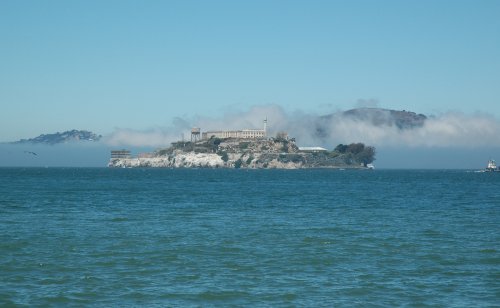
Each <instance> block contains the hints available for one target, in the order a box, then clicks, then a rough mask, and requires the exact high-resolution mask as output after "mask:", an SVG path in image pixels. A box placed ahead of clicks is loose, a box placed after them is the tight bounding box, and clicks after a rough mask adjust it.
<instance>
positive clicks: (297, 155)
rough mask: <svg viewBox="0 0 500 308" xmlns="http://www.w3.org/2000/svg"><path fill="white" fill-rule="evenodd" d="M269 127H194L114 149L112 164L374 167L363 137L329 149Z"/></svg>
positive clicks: (373, 158)
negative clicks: (270, 132) (186, 134)
mask: <svg viewBox="0 0 500 308" xmlns="http://www.w3.org/2000/svg"><path fill="white" fill-rule="evenodd" d="M266 124H267V120H265V121H264V129H262V130H257V129H245V130H236V131H208V132H203V133H201V131H200V129H199V128H193V129H192V130H191V140H190V141H177V142H173V143H172V144H171V146H170V147H168V148H165V149H159V150H156V151H155V152H152V153H143V154H139V155H138V156H137V157H131V155H130V152H129V151H127V150H116V151H111V159H110V161H109V164H108V166H109V167H118V168H133V167H152V168H246V169H304V168H344V169H345V168H350V169H369V168H370V167H371V163H372V162H373V161H374V160H375V148H374V147H372V146H365V145H364V144H363V143H351V144H348V145H344V144H339V145H338V146H337V147H335V149H333V150H331V151H329V150H327V149H325V148H322V147H299V146H297V145H296V142H295V139H294V138H289V137H288V134H287V133H285V132H280V133H277V134H276V136H275V137H267V129H266Z"/></svg>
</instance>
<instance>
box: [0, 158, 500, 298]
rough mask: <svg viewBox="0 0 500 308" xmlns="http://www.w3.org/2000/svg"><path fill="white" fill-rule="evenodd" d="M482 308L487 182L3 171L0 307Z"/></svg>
mask: <svg viewBox="0 0 500 308" xmlns="http://www.w3.org/2000/svg"><path fill="white" fill-rule="evenodd" d="M5 304H7V305H8V304H19V305H29V306H33V305H37V306H38V305H61V306H68V305H75V306H81V305H98V306H142V305H147V306H155V305H158V306H183V307H185V306H204V307H205V306H226V305H230V306H273V307H280V306H311V307H319V306H325V307H327V306H353V305H354V306H356V305H359V306H366V305H378V306H400V305H409V306H426V305H437V306H467V307H472V306H474V307H478V306H495V305H497V306H498V305H499V304H500V174H492V173H473V172H467V171H390V170H375V171H373V172H370V171H349V170H345V171H338V170H334V171H332V170H300V171H293V170H251V171H245V170H165V169H105V168H100V169H90V168H89V169H57V168H54V169H51V168H49V169H37V168H27V169H21V168H3V169H0V305H5Z"/></svg>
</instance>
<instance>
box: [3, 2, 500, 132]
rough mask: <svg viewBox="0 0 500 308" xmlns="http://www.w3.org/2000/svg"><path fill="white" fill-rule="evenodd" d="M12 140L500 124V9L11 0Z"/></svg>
mask: <svg viewBox="0 0 500 308" xmlns="http://www.w3.org/2000/svg"><path fill="white" fill-rule="evenodd" d="M0 42H1V44H0V106H1V108H0V141H12V140H16V139H19V138H30V137H34V136H37V135H38V134H40V133H50V132H55V131H63V130H67V129H73V128H75V129H88V130H92V131H94V132H96V133H100V134H107V133H110V132H112V131H113V130H114V129H115V128H129V129H138V130H140V129H148V128H150V127H154V126H168V125H170V124H171V122H172V118H174V117H188V118H189V117H193V116H196V115H204V116H209V117H217V116H218V115H219V114H223V113H225V112H227V110H247V109H248V108H251V106H255V105H267V104H277V105H279V106H282V107H283V108H284V109H286V110H289V111H291V112H293V111H294V110H302V111H305V112H311V113H317V114H325V113H330V112H333V111H335V110H338V109H349V108H352V107H354V106H356V104H357V102H358V100H376V101H378V105H379V106H380V107H384V108H391V109H405V110H412V111H415V112H418V113H424V114H440V113H444V112H448V111H451V110H454V111H461V112H464V113H466V114H473V113H476V112H483V113H488V114H491V115H493V116H494V117H497V118H499V117H500V1H482V0H475V1H461V0H458V1H457V0H455V1H269V0H267V1H186V0H184V1H123V0H120V1H17V0H16V1H9V0H3V1H1V2H0Z"/></svg>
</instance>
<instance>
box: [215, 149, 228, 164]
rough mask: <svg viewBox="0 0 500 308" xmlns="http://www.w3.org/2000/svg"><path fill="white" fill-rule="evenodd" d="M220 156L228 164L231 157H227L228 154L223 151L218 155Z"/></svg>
mask: <svg viewBox="0 0 500 308" xmlns="http://www.w3.org/2000/svg"><path fill="white" fill-rule="evenodd" d="M218 154H219V155H220V157H221V158H222V160H223V161H224V162H225V163H227V161H228V160H229V156H228V155H227V153H226V152H224V151H222V152H219V153H218Z"/></svg>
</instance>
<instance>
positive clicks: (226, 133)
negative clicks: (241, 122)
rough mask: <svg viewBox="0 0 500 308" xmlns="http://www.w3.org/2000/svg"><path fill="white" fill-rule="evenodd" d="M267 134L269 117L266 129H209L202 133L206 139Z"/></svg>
mask: <svg viewBox="0 0 500 308" xmlns="http://www.w3.org/2000/svg"><path fill="white" fill-rule="evenodd" d="M266 136H267V119H265V120H264V129H243V130H218V131H208V132H203V133H202V134H201V138H202V139H204V140H207V139H210V138H212V137H214V138H221V139H222V138H241V139H258V138H265V137H266Z"/></svg>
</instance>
